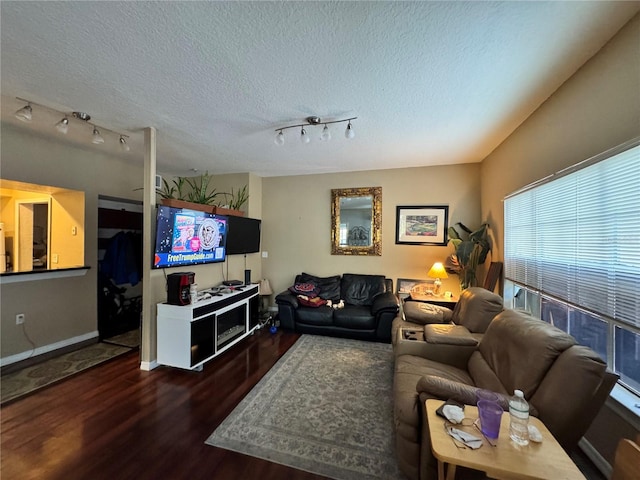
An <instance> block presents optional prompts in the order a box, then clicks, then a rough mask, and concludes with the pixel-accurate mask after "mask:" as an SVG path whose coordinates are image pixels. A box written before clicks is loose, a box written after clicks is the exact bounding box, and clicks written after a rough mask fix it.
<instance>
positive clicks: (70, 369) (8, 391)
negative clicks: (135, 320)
mask: <svg viewBox="0 0 640 480" xmlns="http://www.w3.org/2000/svg"><path fill="white" fill-rule="evenodd" d="M130 351H131V348H128V347H121V346H116V345H108V344H105V343H95V344H92V345H89V346H87V347H84V348H81V349H79V350H76V351H74V352H69V353H65V354H63V355H60V356H59V357H55V358H51V359H49V360H45V361H44V362H42V363H38V364H35V365H31V366H29V367H25V368H23V369H21V370H18V371H15V372H12V373H8V374H6V375H2V378H0V404H3V405H4V404H5V403H7V402H9V401H13V400H17V399H18V398H20V397H23V396H25V395H27V394H30V393H33V392H35V391H37V390H39V389H41V388H44V387H46V386H49V385H52V384H54V383H56V382H58V381H60V380H62V379H64V378H66V377H69V376H71V375H74V374H76V373H78V372H81V371H82V370H86V369H88V368H91V367H93V366H95V365H98V364H99V363H102V362H106V361H107V360H110V359H112V358H115V357H117V356H120V355H122V354H124V353H127V352H130Z"/></svg>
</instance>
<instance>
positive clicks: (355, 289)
mask: <svg viewBox="0 0 640 480" xmlns="http://www.w3.org/2000/svg"><path fill="white" fill-rule="evenodd" d="M385 291H386V287H385V277H384V275H357V274H353V273H345V274H344V275H342V282H341V287H340V298H341V299H343V300H344V303H346V304H349V305H369V306H370V305H371V304H372V303H373V299H374V298H375V297H376V295H379V294H381V293H384V292H385Z"/></svg>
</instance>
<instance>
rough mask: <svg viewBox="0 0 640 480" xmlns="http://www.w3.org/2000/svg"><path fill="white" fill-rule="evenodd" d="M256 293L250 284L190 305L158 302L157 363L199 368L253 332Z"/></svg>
mask: <svg viewBox="0 0 640 480" xmlns="http://www.w3.org/2000/svg"><path fill="white" fill-rule="evenodd" d="M205 292H206V290H205ZM258 295H259V292H258V284H253V285H246V286H244V287H241V289H235V290H232V291H231V293H222V294H221V295H220V296H212V297H211V298H208V299H206V300H200V301H198V302H196V303H195V304H191V305H183V306H180V305H169V304H167V303H159V304H158V333H157V335H158V338H157V340H158V364H160V365H168V366H171V367H177V368H184V369H187V370H197V371H201V370H202V368H203V364H204V363H205V362H206V361H208V360H211V359H212V358H214V357H215V356H217V355H219V354H221V353H222V352H224V351H225V350H227V349H228V348H230V347H232V346H233V345H235V344H236V343H238V342H239V341H241V340H242V339H244V338H246V337H247V336H248V335H251V334H253V332H254V331H255V329H256V327H257V326H258V323H259V314H258V309H259V307H260V297H259V296H258Z"/></svg>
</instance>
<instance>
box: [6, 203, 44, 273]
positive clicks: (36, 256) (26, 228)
mask: <svg viewBox="0 0 640 480" xmlns="http://www.w3.org/2000/svg"><path fill="white" fill-rule="evenodd" d="M50 203H51V201H50V199H48V198H44V199H29V200H17V201H16V219H17V222H16V230H17V231H16V234H17V235H16V245H15V246H14V255H15V259H14V261H15V266H16V271H20V272H28V271H31V270H47V269H49V268H50V267H51V258H50V255H49V245H51V234H50V229H49V225H50V224H51V218H50V212H51V208H50Z"/></svg>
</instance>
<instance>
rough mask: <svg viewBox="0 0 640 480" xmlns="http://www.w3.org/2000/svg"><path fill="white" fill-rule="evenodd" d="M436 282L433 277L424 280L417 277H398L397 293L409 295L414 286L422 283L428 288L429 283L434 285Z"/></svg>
mask: <svg viewBox="0 0 640 480" xmlns="http://www.w3.org/2000/svg"><path fill="white" fill-rule="evenodd" d="M434 283H435V281H434V280H433V279H428V280H422V279H417V278H398V280H397V282H396V293H397V294H398V295H401V296H402V295H406V296H409V294H411V290H412V289H413V288H414V287H416V286H418V285H420V286H423V287H427V288H428V286H429V285H433V284H434Z"/></svg>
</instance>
